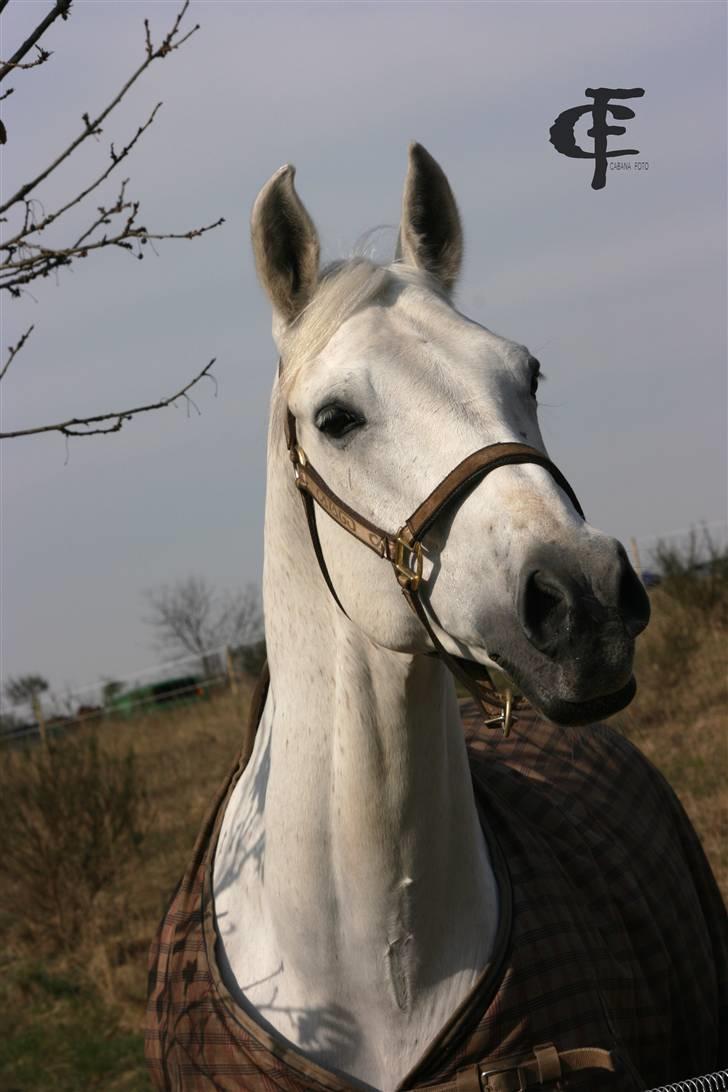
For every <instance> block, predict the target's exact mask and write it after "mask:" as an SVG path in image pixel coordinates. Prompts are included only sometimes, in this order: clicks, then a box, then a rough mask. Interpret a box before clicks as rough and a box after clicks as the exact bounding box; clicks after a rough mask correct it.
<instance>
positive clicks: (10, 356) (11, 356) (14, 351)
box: [0, 324, 35, 381]
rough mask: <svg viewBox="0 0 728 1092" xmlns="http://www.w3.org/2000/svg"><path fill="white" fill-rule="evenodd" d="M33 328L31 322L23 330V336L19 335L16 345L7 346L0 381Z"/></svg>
mask: <svg viewBox="0 0 728 1092" xmlns="http://www.w3.org/2000/svg"><path fill="white" fill-rule="evenodd" d="M34 329H35V324H33V326H30V327H29V328H28V329H27V330H26V331H25V333H24V334H23V336H22V337H21V339H20V341H19V342H18V343H17V345H12V346H10V347H9V349H8V359H7V360H6V361H5V364H4V365H3V369H2V371H0V381H1V380H2V379H4V378H5V373H6V371H7V370H8V368H9V367H10V365H11V364H12V362H13V360H14V359H15V357H16V356H17V355H18V353H19V352H20V350H21V349H22V348H23V346H24V345H25V343H26V341H27V340H28V338H29V337H30V335H31V334H32V333H33V330H34Z"/></svg>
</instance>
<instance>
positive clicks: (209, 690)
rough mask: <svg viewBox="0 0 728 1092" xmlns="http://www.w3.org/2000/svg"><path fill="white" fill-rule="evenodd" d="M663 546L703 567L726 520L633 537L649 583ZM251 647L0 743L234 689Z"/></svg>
mask: <svg viewBox="0 0 728 1092" xmlns="http://www.w3.org/2000/svg"><path fill="white" fill-rule="evenodd" d="M660 547H667V548H668V549H671V550H677V551H682V552H683V553H684V554H685V556H687V557H695V559H696V567H700V564H701V563H704V559H705V557H706V556H708V555H709V554H710V552H711V551H712V552H714V553H715V552H718V553H720V552H725V551H726V550H727V549H728V521H726V520H714V521H711V522H707V523H701V524H699V525H697V527H695V526H694V527H686V528H682V529H679V530H676V531H669V532H667V533H665V534H662V535H653V536H649V537H644V538H632V539H630V548H631V553H632V560H633V564H634V567H635V569H636V570H637V571H638V572H639V573H640V575H641V576H642V578H643V579H644V580H645V582H646V583H647V584H648V585H649V584H651V583H653V582H655V583H656V582H658V581H659V578H658V577H657V576H656V575H655V573H654V570H655V569H658V568H659V557H658V556H657V552H658V550H659V548H660ZM261 647H262V646H261ZM251 649H252V650H253V651H254V652H255V650H256V649H257V650H258V654H259V652H260V648H259V646H248V649H237V650H232V649H229V648H227V647H226V646H225V645H221V646H220V647H218V648H211V649H206V650H204V651H202V652H200V653H196V654H193V655H186V656H180V657H177V658H176V659H174V660H165V661H164V662H163V663H157V664H153V665H151V666H150V667H145V668H142V669H141V670H140V671H136V672H134V673H132V674H129V675H123V676H117V677H115V678H114V679H106V680H100V681H97V682H94V683H89V684H88V685H86V686H81V687H76V688H74V689H72V690H71V689H69V690H66V691H65V692H63V693H62V694H55V695H54V694H51V695H50V697H49V698H48V699H47V700H46V701H45V702H44V706H45V711H44V710H43V709H41V707H40V706H36V711H37V712H38V713H39V714H40V715H39V716H37V717H36V719H35V720H34V721H32V722H29V723H21V724H17V725H15V726H13V727H11V728H9V729H6V730H4V731H0V744H3V743H13V742H16V741H23V740H32V739H33V737H37V738H38V739H40V738H41V737H44V736H45V735H46V733H48V734H59V733H60V732H62V731H65V730H66V729H68V728H71V727H73V726H75V725H78V724H81V723H83V722H85V721H101V720H111V719H114V718H120V717H131V716H134V715H137V714H140V713H144V712H150V711H152V710H161V709H164V708H167V709H169V708H171V707H173V706H176V705H180V704H182V703H189V702H194V701H199V700H203V699H205V698H208V697H210V696H211V695H212V694H214V693H215V692H220V691H222V690H224V689H225V688H226V687H231V686H232V687H235V686H236V679H237V678H238V677H240V676H242V675H244V674H246V673H247V672H248V671H249V670H250V668H251V661H250V658H249V656H248V657H246V653H249V652H250V650H251ZM253 658H254V659H255V656H254V657H253Z"/></svg>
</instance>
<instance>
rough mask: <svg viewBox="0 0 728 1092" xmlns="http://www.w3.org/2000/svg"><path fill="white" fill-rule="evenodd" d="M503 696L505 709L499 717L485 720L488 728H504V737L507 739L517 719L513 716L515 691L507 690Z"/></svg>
mask: <svg viewBox="0 0 728 1092" xmlns="http://www.w3.org/2000/svg"><path fill="white" fill-rule="evenodd" d="M502 698H503V711H502V712H501V713H499V714H498V716H497V717H490V718H489V720H486V721H485V727H486V728H498V727H500V728H502V729H503V738H504V739H506V738H507V737H508V736H509V735H510V732H511V725H512V724H513V722H514V721H515V719H516V718H515V717H514V716H513V693H512V691H510V690H506V692H505V694H503V695H502Z"/></svg>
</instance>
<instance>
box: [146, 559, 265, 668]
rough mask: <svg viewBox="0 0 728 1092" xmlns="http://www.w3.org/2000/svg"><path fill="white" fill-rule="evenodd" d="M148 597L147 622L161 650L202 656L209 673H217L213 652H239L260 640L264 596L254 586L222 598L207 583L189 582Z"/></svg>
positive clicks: (195, 578) (195, 579)
mask: <svg viewBox="0 0 728 1092" xmlns="http://www.w3.org/2000/svg"><path fill="white" fill-rule="evenodd" d="M146 595H147V596H148V599H149V603H150V605H151V613H150V615H149V616H148V617H147V618H146V619H145V621H146V622H147V623H148V624H149V625H151V626H152V627H153V628H154V630H155V631H156V633H157V641H158V643H159V645H160V646H161V647H162V648H166V649H168V650H169V651H170V652H175V653H180V652H181V653H184V652H191V653H193V655H196V656H199V657H200V659H201V660H202V662H203V664H204V667H205V670H206V671H207V672H210V671H212V670H214V661H213V660H212V658H211V657H210V655H209V654H210V653H211V652H212V651H213V650H217V649H219V648H221V647H222V646H223V645H227V646H229V647H230V648H231V649H232V648H239V647H240V646H241V645H245V644H249V643H251V642H253V641H256V640H258V639H259V638H260V635H261V632H262V612H261V606H260V596H259V594H258V591H257V590H256V589H255V588H253V587H252V586H251V585H248V587H247V588H245V589H244V590H243V591H236V592H229V591H228V592H225V593H223V594H220V595H218V594H216V593H215V591H214V589H213V588H212V586H211V585H210V584H209V583H208V581H207V580H206V579H205V578H204V577H201V576H188V577H186V578H184V579H182V580H177V581H175V583H174V584H171V585H170V584H164V585H162V586H161V587H159V588H153V589H151V590H149V591H148V592H146Z"/></svg>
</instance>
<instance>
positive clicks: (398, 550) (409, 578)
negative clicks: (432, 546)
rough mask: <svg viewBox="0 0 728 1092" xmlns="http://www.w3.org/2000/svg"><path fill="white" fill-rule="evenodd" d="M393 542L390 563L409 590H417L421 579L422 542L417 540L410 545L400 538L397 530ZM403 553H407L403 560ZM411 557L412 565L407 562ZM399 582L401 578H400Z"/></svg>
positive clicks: (400, 533) (400, 534)
mask: <svg viewBox="0 0 728 1092" xmlns="http://www.w3.org/2000/svg"><path fill="white" fill-rule="evenodd" d="M394 543H395V550H394V561H393V562H392V564H393V565H394V568H395V569H396V571H397V573H398V574H399V576H401V577H402V578H403V579H404V581H405V582H406V584H407V585H408V587H409V590H410V591H417V589H418V588H419V586H420V581H421V580H422V543H421V542H420V541H419V540H418V541H415V542H414V543H412V545H410V543H409V542H405V540H404V539H403V538H402V532H401V531H399V532H398V534H397V537H396V538H395V540H394ZM405 555H408V557H407V560H405ZM411 558H414V567H412V565H411V564H408V563H407V562H408V561H409V560H410V559H411ZM401 583H402V580H400V584H401Z"/></svg>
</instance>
